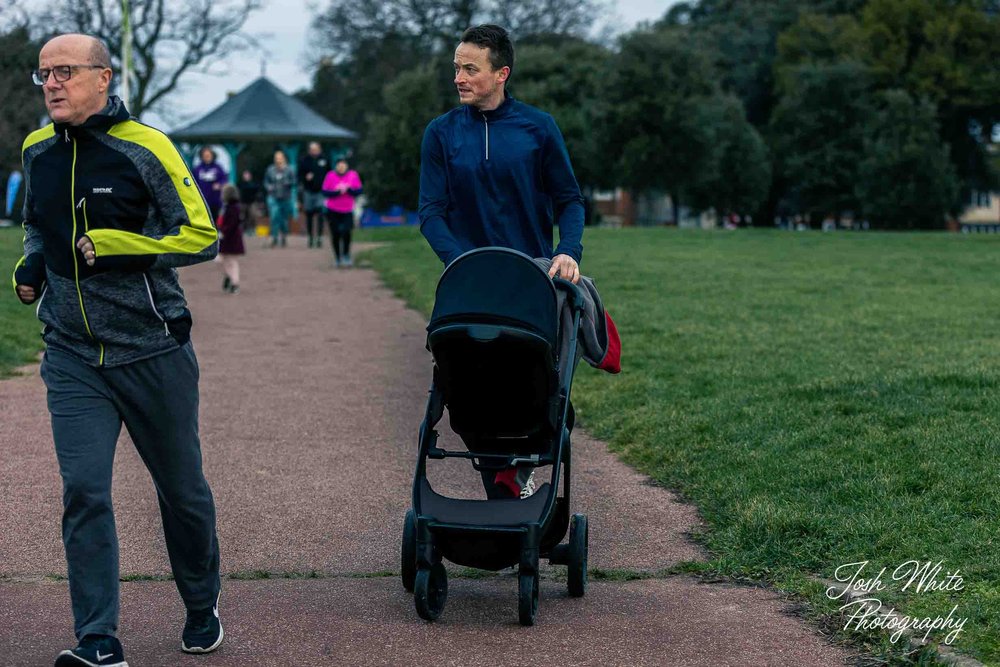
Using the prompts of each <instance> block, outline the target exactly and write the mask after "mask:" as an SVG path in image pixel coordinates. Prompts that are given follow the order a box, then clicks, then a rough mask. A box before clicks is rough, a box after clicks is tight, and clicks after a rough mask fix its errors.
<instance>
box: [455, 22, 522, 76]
mask: <svg viewBox="0 0 1000 667" xmlns="http://www.w3.org/2000/svg"><path fill="white" fill-rule="evenodd" d="M462 42H463V43H465V44H475V45H476V46H478V47H479V48H482V49H489V50H490V65H491V66H492V67H493V69H494V71H495V70H498V69H500V68H502V67H509V68H510V71H511V72H513V71H514V44H513V42H511V41H510V35H509V34H508V33H507V31H506V30H504V29H503V28H501V27H500V26H498V25H493V24H492V23H486V24H483V25H477V26H476V27H474V28H469V29H468V30H466V31H465V32H463V33H462Z"/></svg>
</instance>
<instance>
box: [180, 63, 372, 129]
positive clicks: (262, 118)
mask: <svg viewBox="0 0 1000 667" xmlns="http://www.w3.org/2000/svg"><path fill="white" fill-rule="evenodd" d="M170 137H171V138H172V139H174V140H175V141H188V142H202V141H254V140H262V139H263V140H267V139H270V140H285V141H294V140H312V139H317V140H323V139H355V138H357V135H356V134H355V133H354V132H351V131H350V130H348V129H346V128H343V127H340V126H339V125H334V124H333V123H331V122H330V121H328V120H327V119H325V118H323V117H322V116H320V115H319V114H318V113H316V112H315V111H313V110H312V109H310V108H309V107H308V106H306V105H305V103H303V102H302V101H301V100H299V99H298V98H296V97H292V96H291V95H289V94H288V93H286V92H285V91H283V90H281V89H280V88H278V87H277V86H276V85H274V84H273V83H271V82H270V81H269V80H268V79H267V78H265V77H263V76H262V77H260V78H259V79H257V80H256V81H254V82H253V83H251V84H250V85H249V86H247V87H246V88H244V89H243V90H241V91H240V92H238V93H236V94H235V95H233V96H232V97H230V98H229V99H228V100H226V101H225V102H223V103H222V104H221V105H220V106H218V107H217V108H215V109H214V110H212V111H210V112H209V113H207V114H206V115H205V116H203V117H202V118H200V119H198V120H196V121H195V122H193V123H191V124H190V125H188V126H187V127H183V128H181V129H179V130H176V131H174V132H171V133H170Z"/></svg>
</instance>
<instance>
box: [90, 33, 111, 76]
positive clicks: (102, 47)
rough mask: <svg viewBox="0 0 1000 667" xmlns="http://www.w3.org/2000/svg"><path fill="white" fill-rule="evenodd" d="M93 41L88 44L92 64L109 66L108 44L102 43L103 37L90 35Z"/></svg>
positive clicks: (109, 52)
mask: <svg viewBox="0 0 1000 667" xmlns="http://www.w3.org/2000/svg"><path fill="white" fill-rule="evenodd" d="M91 39H92V40H94V41H93V43H92V44H91V46H90V59H91V61H93V64H94V65H101V66H102V67H107V68H109V69H110V68H111V51H109V50H108V45H107V44H105V43H104V40H103V39H99V38H97V37H91Z"/></svg>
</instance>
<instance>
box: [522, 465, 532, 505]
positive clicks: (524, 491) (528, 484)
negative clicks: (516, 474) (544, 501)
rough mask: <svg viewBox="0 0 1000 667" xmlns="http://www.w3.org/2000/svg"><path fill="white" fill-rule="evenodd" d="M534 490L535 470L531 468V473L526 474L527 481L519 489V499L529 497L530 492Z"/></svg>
mask: <svg viewBox="0 0 1000 667" xmlns="http://www.w3.org/2000/svg"><path fill="white" fill-rule="evenodd" d="M534 492H535V471H534V470H532V471H531V474H530V475H528V481H527V482H525V483H524V487H523V488H522V489H521V499H522V500H523V499H525V498H530V497H531V494H533V493H534Z"/></svg>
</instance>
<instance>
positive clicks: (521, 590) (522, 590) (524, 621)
mask: <svg viewBox="0 0 1000 667" xmlns="http://www.w3.org/2000/svg"><path fill="white" fill-rule="evenodd" d="M517 579H518V591H517V593H518V595H517V616H518V620H519V621H520V622H521V625H525V626H531V625H534V624H535V614H537V613H538V573H537V572H535V573H534V574H522V575H520V576H519V577H518V578H517Z"/></svg>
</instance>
